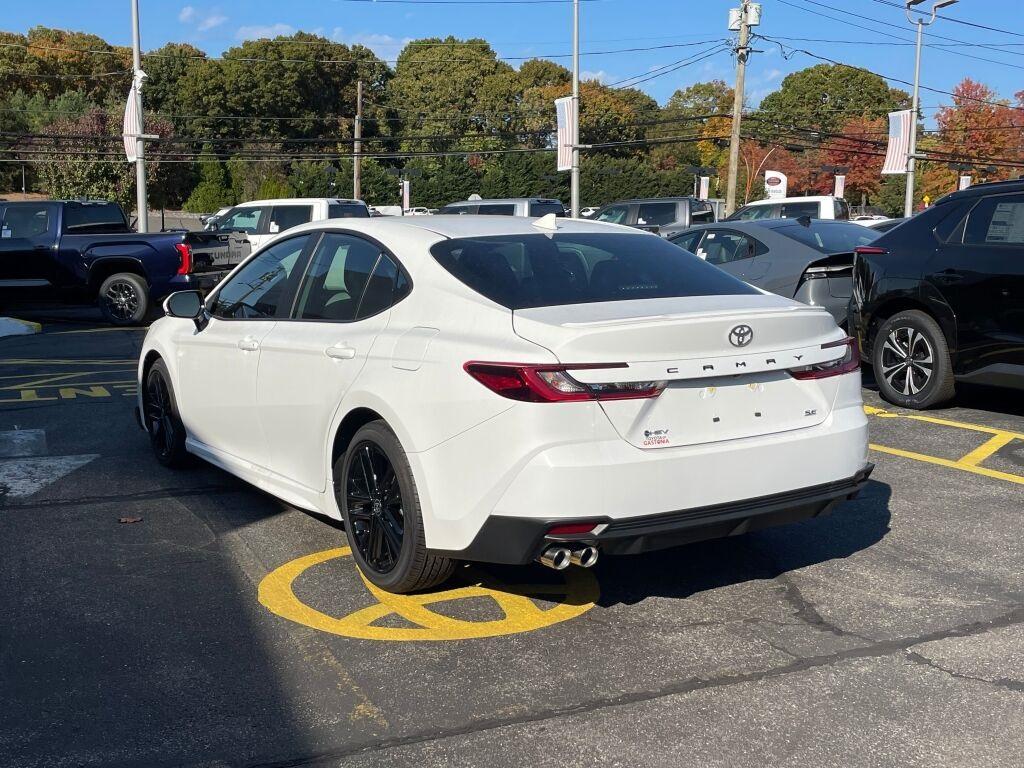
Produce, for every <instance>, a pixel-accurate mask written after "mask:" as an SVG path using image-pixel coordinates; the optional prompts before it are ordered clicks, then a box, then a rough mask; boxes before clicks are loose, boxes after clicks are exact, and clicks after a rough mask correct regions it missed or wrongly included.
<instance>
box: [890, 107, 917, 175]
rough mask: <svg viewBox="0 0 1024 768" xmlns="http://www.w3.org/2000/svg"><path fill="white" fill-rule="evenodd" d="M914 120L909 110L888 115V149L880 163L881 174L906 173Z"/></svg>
mask: <svg viewBox="0 0 1024 768" xmlns="http://www.w3.org/2000/svg"><path fill="white" fill-rule="evenodd" d="M913 126H914V119H913V117H911V115H910V110H909V109H902V110H900V111H899V112H890V113H889V148H888V149H887V150H886V152H885V162H884V163H882V174H883V175H885V174H892V173H906V172H907V153H908V152H910V131H911V130H912V129H913Z"/></svg>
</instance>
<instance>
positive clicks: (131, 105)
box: [121, 80, 142, 163]
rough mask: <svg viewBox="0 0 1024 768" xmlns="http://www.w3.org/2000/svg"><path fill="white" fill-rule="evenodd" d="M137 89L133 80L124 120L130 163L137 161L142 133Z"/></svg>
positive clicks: (125, 148) (122, 132) (127, 153)
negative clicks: (137, 151)
mask: <svg viewBox="0 0 1024 768" xmlns="http://www.w3.org/2000/svg"><path fill="white" fill-rule="evenodd" d="M136 90H137V87H136V82H135V81H134V80H133V81H132V87H131V90H130V91H128V103H127V104H125V105H124V122H123V124H122V131H121V134H122V137H123V138H124V154H125V156H126V157H127V158H128V162H129V163H134V162H135V158H136V142H137V140H138V136H139V134H141V133H142V125H141V123H140V121H139V111H138V105H139V102H138V100H137V99H136V98H135V92H136Z"/></svg>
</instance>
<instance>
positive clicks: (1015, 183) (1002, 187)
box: [935, 179, 1024, 203]
mask: <svg viewBox="0 0 1024 768" xmlns="http://www.w3.org/2000/svg"><path fill="white" fill-rule="evenodd" d="M1005 192H1024V179H1012V180H1010V181H988V182H985V183H983V184H973V185H971V186H969V187H968V188H967V189H960V190H957V191H956V192H950V193H949V194H948V195H944V196H942V197H941V198H939V199H938V200H936V201H935V202H936V203H939V202H943V203H944V202H948V201H950V200H963V199H964V198H968V197H981V196H982V195H990V194H1002V193H1005Z"/></svg>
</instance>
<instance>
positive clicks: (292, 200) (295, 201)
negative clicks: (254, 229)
mask: <svg viewBox="0 0 1024 768" xmlns="http://www.w3.org/2000/svg"><path fill="white" fill-rule="evenodd" d="M324 201H327V202H328V203H358V204H359V205H365V203H364V202H363V201H362V200H349V199H347V198H344V197H277V198H274V199H272V200H247V201H246V202H244V203H239V204H238V205H236V206H232V207H234V208H246V207H249V206H252V205H309V204H311V203H322V202H324Z"/></svg>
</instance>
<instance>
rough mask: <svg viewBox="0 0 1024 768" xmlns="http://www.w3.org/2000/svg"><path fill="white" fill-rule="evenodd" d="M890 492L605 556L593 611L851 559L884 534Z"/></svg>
mask: <svg viewBox="0 0 1024 768" xmlns="http://www.w3.org/2000/svg"><path fill="white" fill-rule="evenodd" d="M891 494H892V491H891V488H890V487H889V485H887V484H886V483H881V482H877V481H870V482H869V483H868V484H867V486H866V487H865V488H864V490H863V491H862V492H861V494H860V496H858V497H857V498H856V499H854V500H852V501H847V502H844V503H842V504H840V505H839V506H837V507H836V508H835V509H834V510H833V511H832V513H831V514H829V515H827V516H825V517H819V518H816V519H813V520H806V521H803V522H800V523H793V524H790V525H784V526H779V527H776V528H768V529H765V530H762V531H755V532H752V533H747V534H743V535H741V536H737V537H732V538H726V539H716V540H713V541H706V542H698V543H696V544H688V545H686V546H682V547H676V548H673V549H667V550H661V551H658V552H650V553H647V554H643V555H631V556H622V557H604V558H602V559H601V561H600V562H599V563H598V564H597V566H596V569H597V571H598V573H597V576H598V580H599V581H600V584H601V597H600V599H599V600H598V605H601V606H604V607H610V606H613V605H618V604H627V605H632V604H635V603H639V602H641V601H643V600H645V599H646V598H648V597H674V598H681V599H685V598H688V597H690V596H692V595H695V594H697V593H700V592H705V591H707V590H712V589H717V588H720V587H726V586H731V585H734V584H740V583H743V582H747V581H754V580H760V579H774V578H776V577H778V576H780V575H782V574H784V573H787V572H789V571H794V570H797V569H799V568H805V567H807V566H809V565H815V564H817V563H823V562H826V561H828V560H835V559H838V558H845V557H850V556H851V555H854V554H856V553H857V552H860V551H862V550H864V549H867V548H868V547H870V546H872V545H873V544H875V543H877V542H879V541H881V540H882V538H884V537H885V535H886V534H887V533H888V532H889V520H890V517H891V514H890V511H889V499H890V496H891Z"/></svg>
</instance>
